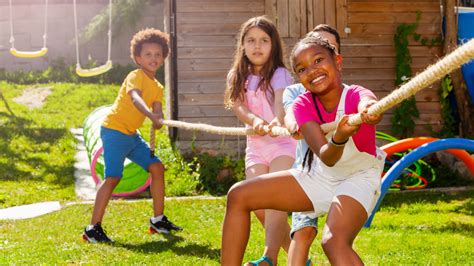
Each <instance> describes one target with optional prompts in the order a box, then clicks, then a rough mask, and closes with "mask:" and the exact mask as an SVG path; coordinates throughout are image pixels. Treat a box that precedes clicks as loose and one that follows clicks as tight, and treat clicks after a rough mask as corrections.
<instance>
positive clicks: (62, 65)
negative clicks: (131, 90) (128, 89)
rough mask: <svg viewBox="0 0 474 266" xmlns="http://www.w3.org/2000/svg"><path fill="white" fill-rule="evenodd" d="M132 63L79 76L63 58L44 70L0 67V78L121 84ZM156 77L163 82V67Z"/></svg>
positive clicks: (23, 82) (43, 81)
mask: <svg viewBox="0 0 474 266" xmlns="http://www.w3.org/2000/svg"><path fill="white" fill-rule="evenodd" d="M98 65H99V64H98V63H97V62H89V63H88V64H86V65H84V66H83V68H87V69H88V68H93V67H96V66H98ZM136 68H137V67H136V66H135V65H133V64H128V65H118V64H114V65H113V67H112V69H111V70H109V71H108V72H106V73H104V74H102V75H98V76H93V77H87V78H84V77H79V76H78V75H77V74H76V65H70V64H67V63H66V61H65V59H64V58H58V59H53V60H50V61H49V63H48V68H46V69H45V70H29V71H23V70H18V71H7V70H5V69H3V68H1V69H0V80H3V81H7V82H10V83H15V84H37V83H51V82H63V83H65V82H70V83H95V84H122V82H123V80H124V78H125V77H126V76H127V74H128V73H129V72H130V71H132V70H134V69H136ZM156 77H157V79H158V80H159V81H160V82H162V83H163V82H164V67H161V68H160V69H159V70H158V72H157V74H156Z"/></svg>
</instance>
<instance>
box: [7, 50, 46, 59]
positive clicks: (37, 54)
mask: <svg viewBox="0 0 474 266" xmlns="http://www.w3.org/2000/svg"><path fill="white" fill-rule="evenodd" d="M47 52H48V48H46V47H43V48H41V50H38V51H18V50H17V49H15V48H10V54H12V55H14V56H16V57H22V58H35V57H41V56H43V55H45V54H46V53H47Z"/></svg>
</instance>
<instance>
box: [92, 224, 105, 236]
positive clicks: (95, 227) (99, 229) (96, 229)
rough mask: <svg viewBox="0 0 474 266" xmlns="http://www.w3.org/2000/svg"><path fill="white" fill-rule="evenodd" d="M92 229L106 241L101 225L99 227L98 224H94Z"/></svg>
mask: <svg viewBox="0 0 474 266" xmlns="http://www.w3.org/2000/svg"><path fill="white" fill-rule="evenodd" d="M94 229H95V231H96V232H97V233H99V235H100V236H102V237H104V238H107V239H108V237H107V232H106V231H105V230H104V229H103V228H102V225H100V223H98V224H96V225H95V226H94Z"/></svg>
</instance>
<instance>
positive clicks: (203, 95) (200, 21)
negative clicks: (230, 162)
mask: <svg viewBox="0 0 474 266" xmlns="http://www.w3.org/2000/svg"><path fill="white" fill-rule="evenodd" d="M176 1H177V2H176V3H177V15H176V17H177V32H178V35H177V38H178V51H177V53H178V67H177V68H178V84H177V89H178V106H179V110H178V113H179V120H182V121H187V122H195V123H197V122H201V123H207V124H212V125H217V126H241V124H240V123H239V122H238V120H237V119H236V118H235V116H234V114H233V113H232V112H231V111H226V110H225V109H224V108H223V92H224V86H225V78H226V75H227V71H228V69H229V68H230V64H231V62H232V56H233V53H234V49H235V41H236V35H237V32H238V30H239V27H240V24H241V23H242V22H244V21H245V20H247V19H248V18H250V17H253V16H257V15H262V14H267V15H268V16H269V17H270V18H271V19H273V21H275V22H276V24H277V26H278V29H279V31H280V34H281V36H282V37H283V39H284V41H285V43H286V46H287V52H288V51H290V49H291V48H292V46H293V45H294V44H295V42H296V41H297V40H298V39H299V38H300V37H301V36H303V35H304V34H305V33H306V32H307V31H309V30H311V29H312V28H313V27H314V26H315V25H317V24H320V23H326V24H330V25H332V26H334V27H336V28H337V29H338V31H339V32H340V33H341V35H342V36H343V39H342V47H341V49H342V54H343V57H344V70H343V77H344V82H345V83H347V84H360V85H363V86H365V87H367V88H370V89H372V90H373V91H374V92H375V93H376V94H377V95H378V96H379V97H384V96H385V95H387V94H388V93H389V92H390V91H392V90H393V89H395V85H394V80H395V49H394V46H393V35H394V33H395V30H396V28H397V26H398V25H399V24H400V23H413V22H415V20H416V13H417V12H421V20H420V25H419V27H418V30H417V32H418V33H420V34H422V35H423V36H424V37H428V38H433V37H437V36H439V34H440V10H439V1H438V0H378V1H371V0H258V1H255V0H239V1H233V0H203V1H197V0H176ZM346 30H347V31H349V30H350V32H349V33H348V34H345V32H346ZM410 52H411V55H412V57H413V64H412V67H413V72H414V73H417V72H420V71H421V70H423V69H424V68H426V67H427V66H428V65H429V64H431V63H433V62H435V61H436V59H437V58H438V57H439V56H440V55H441V48H440V47H439V46H436V47H427V46H422V45H421V44H419V43H417V42H414V41H411V42H410ZM287 54H288V53H287ZM437 90H438V86H433V87H431V88H427V89H424V90H423V91H421V92H419V93H418V94H417V95H416V99H417V106H418V108H419V110H420V119H418V120H417V125H418V128H417V129H416V133H415V134H416V135H426V134H428V130H427V126H431V127H432V128H433V129H438V128H439V125H440V121H441V117H440V106H439V98H438V94H437ZM391 117H392V112H391V111H389V112H387V113H386V115H385V116H384V119H383V121H382V122H381V124H380V126H379V127H378V129H379V130H382V131H384V132H390V125H391V122H390V118H391ZM193 139H194V140H193ZM178 140H179V144H178V145H179V146H180V148H181V149H184V150H186V149H187V148H189V147H190V145H191V144H190V143H191V142H193V141H195V145H196V146H200V147H206V148H211V149H215V150H220V149H224V150H226V151H227V152H229V151H230V152H231V153H232V151H236V150H243V148H244V147H245V137H240V138H237V137H232V136H226V137H222V136H218V135H212V134H204V133H201V132H195V133H192V132H186V131H183V130H180V131H179V134H178Z"/></svg>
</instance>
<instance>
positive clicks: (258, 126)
mask: <svg viewBox="0 0 474 266" xmlns="http://www.w3.org/2000/svg"><path fill="white" fill-rule="evenodd" d="M266 126H268V122H267V121H265V120H263V119H261V118H260V117H256V118H254V119H253V120H252V128H253V131H254V132H255V134H257V135H259V136H265V135H266V134H267V131H266V130H265V127H266Z"/></svg>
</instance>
